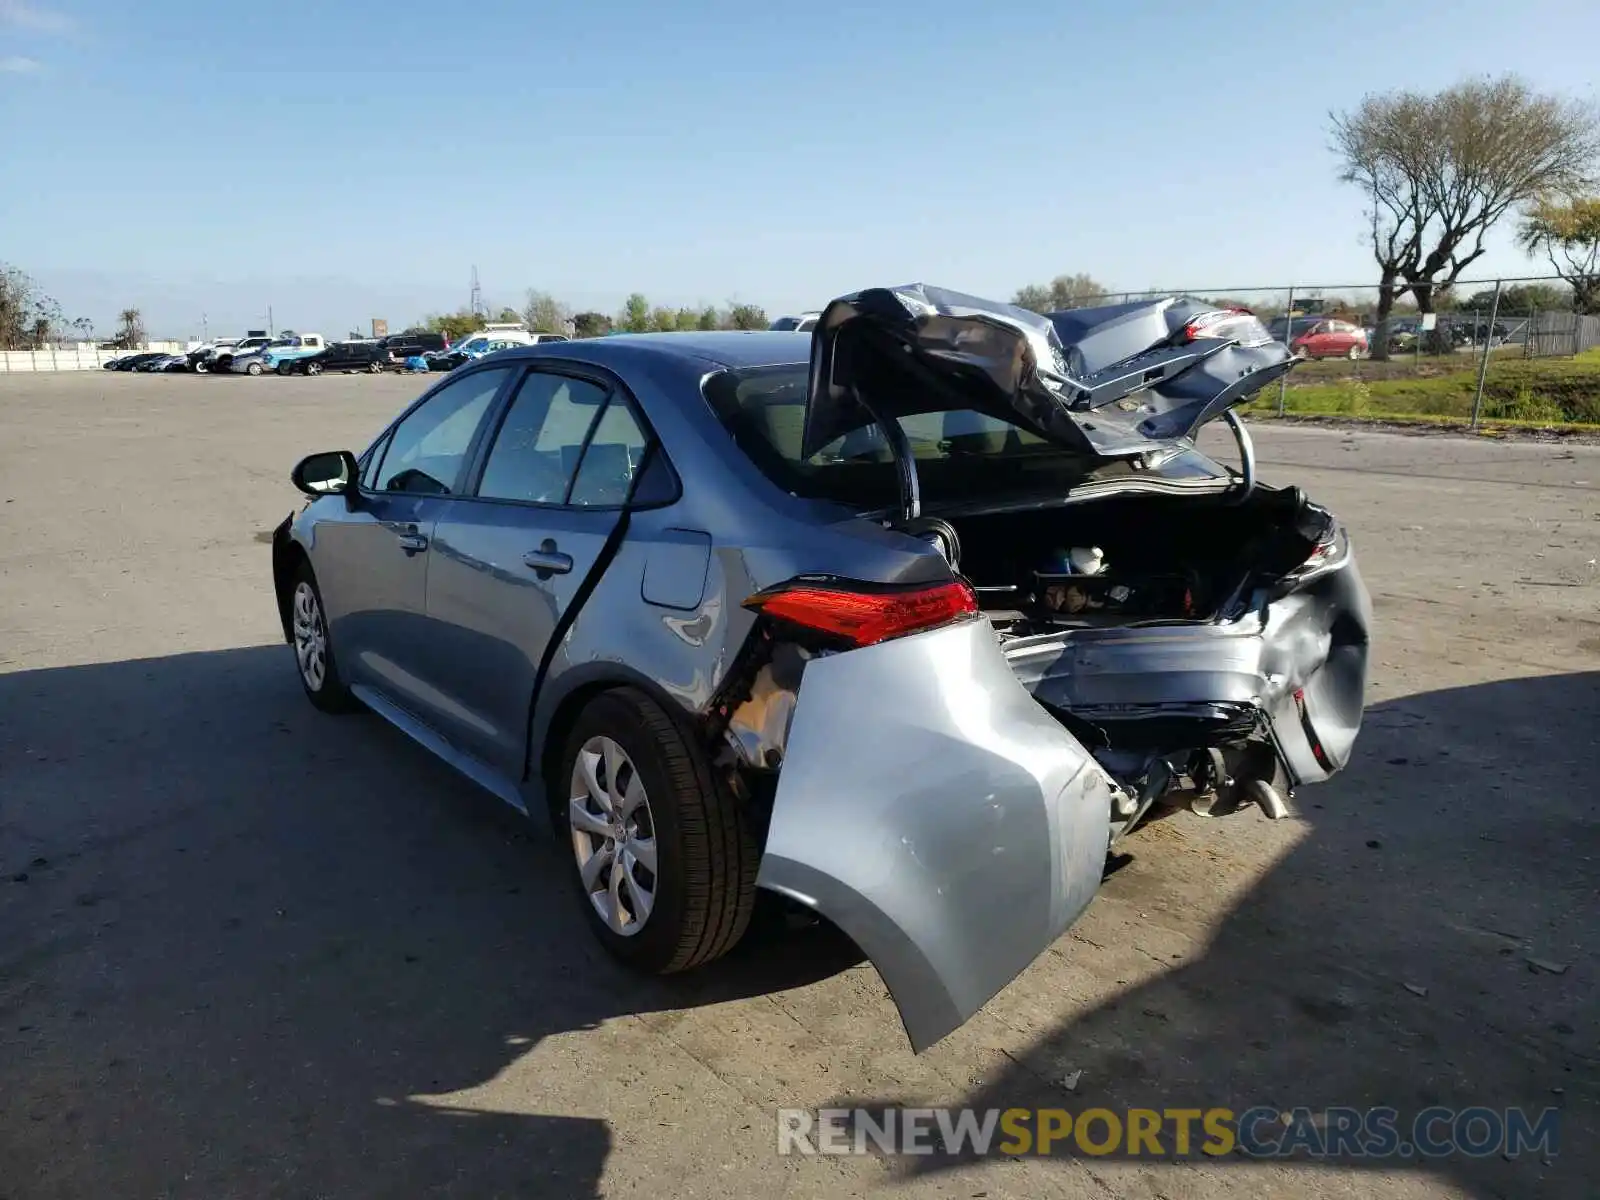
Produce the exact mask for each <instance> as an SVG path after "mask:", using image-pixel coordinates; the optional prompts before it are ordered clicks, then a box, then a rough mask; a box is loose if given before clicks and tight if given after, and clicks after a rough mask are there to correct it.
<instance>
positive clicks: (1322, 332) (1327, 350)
mask: <svg viewBox="0 0 1600 1200" xmlns="http://www.w3.org/2000/svg"><path fill="white" fill-rule="evenodd" d="M1271 333H1272V336H1273V337H1274V338H1276V339H1277V340H1278V341H1280V342H1288V343H1289V348H1290V349H1291V350H1293V351H1294V352H1295V353H1296V354H1301V355H1304V356H1305V357H1306V358H1365V357H1366V356H1367V331H1366V330H1364V329H1362V328H1361V326H1359V325H1352V324H1351V323H1350V322H1349V321H1339V320H1335V319H1334V318H1332V317H1319V316H1307V317H1296V318H1294V322H1293V325H1292V326H1291V324H1290V322H1289V321H1288V320H1287V319H1286V318H1284V317H1279V318H1278V319H1277V320H1276V321H1274V322H1272V325H1271Z"/></svg>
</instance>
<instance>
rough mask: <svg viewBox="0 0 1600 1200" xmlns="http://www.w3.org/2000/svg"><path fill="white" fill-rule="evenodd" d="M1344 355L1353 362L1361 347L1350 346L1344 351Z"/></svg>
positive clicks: (1359, 354) (1357, 356) (1358, 355)
mask: <svg viewBox="0 0 1600 1200" xmlns="http://www.w3.org/2000/svg"><path fill="white" fill-rule="evenodd" d="M1345 357H1346V358H1348V359H1349V360H1350V361H1351V362H1355V361H1356V359H1358V358H1360V357H1361V347H1360V346H1351V347H1350V349H1349V350H1348V351H1346V352H1345Z"/></svg>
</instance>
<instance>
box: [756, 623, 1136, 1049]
mask: <svg viewBox="0 0 1600 1200" xmlns="http://www.w3.org/2000/svg"><path fill="white" fill-rule="evenodd" d="M788 751H789V752H788V757H787V759H786V760H785V762H784V767H783V772H782V774H781V775H780V776H779V779H778V793H777V799H776V801H775V802H774V805H773V812H772V826H771V830H770V832H769V833H768V835H767V847H766V854H765V856H764V857H763V858H762V861H761V872H760V875H759V877H758V881H757V882H758V883H759V884H760V885H761V886H763V887H766V888H770V889H772V890H773V891H777V892H780V893H782V894H784V895H787V896H789V897H790V898H792V899H794V900H796V901H798V902H799V903H801V904H804V905H806V906H808V907H810V908H812V909H814V910H816V911H817V912H819V913H821V914H822V915H823V916H825V917H827V918H828V919H829V920H830V921H832V922H833V923H834V924H835V925H837V926H839V928H840V929H842V930H843V931H844V932H845V933H846V934H848V935H849V936H850V937H851V938H852V939H853V940H854V941H855V943H856V944H857V945H858V946H860V947H861V949H862V950H863V951H864V952H865V953H866V955H867V956H868V957H869V958H870V959H871V960H872V963H873V965H874V966H875V967H876V968H877V969H878V973H879V974H880V975H881V976H882V977H883V981H884V983H885V985H886V986H887V987H888V988H889V992H890V994H891V995H892V996H893V997H894V1001H895V1004H896V1006H897V1007H898V1008H899V1010H900V1017H901V1020H902V1021H903V1022H904V1024H905V1028H906V1034H907V1036H908V1037H909V1038H910V1039H911V1044H912V1047H913V1048H914V1049H916V1050H919V1051H920V1050H923V1049H925V1048H926V1047H928V1046H930V1045H932V1044H933V1043H934V1042H936V1041H938V1040H939V1039H940V1038H942V1037H944V1036H945V1034H947V1033H949V1032H950V1031H951V1030H953V1029H955V1028H956V1027H957V1026H958V1025H960V1024H961V1023H962V1022H964V1021H965V1020H966V1019H967V1018H968V1017H970V1016H971V1015H972V1014H973V1013H974V1012H976V1011H977V1010H978V1009H979V1008H980V1007H981V1006H982V1005H983V1004H984V1003H985V1002H986V1001H987V1000H988V999H989V998H990V997H991V996H993V995H994V994H995V993H996V992H998V991H999V990H1000V989H1001V988H1002V987H1004V986H1005V985H1006V984H1007V983H1009V982H1010V981H1011V980H1012V979H1013V978H1014V977H1015V976H1016V975H1017V974H1018V973H1019V972H1020V971H1021V970H1022V969H1023V968H1024V967H1026V966H1027V965H1028V964H1029V963H1030V962H1032V961H1033V960H1034V959H1035V958H1036V957H1038V955H1039V954H1040V953H1041V952H1042V951H1043V950H1044V949H1045V948H1046V947H1047V946H1049V945H1050V943H1051V942H1053V941H1055V939H1056V938H1057V937H1059V936H1060V935H1061V933H1062V932H1063V931H1064V930H1065V929H1066V928H1067V927H1068V926H1069V925H1071V924H1072V922H1073V921H1074V920H1076V919H1077V917H1078V915H1079V914H1080V913H1081V912H1082V911H1083V910H1084V908H1085V907H1087V906H1088V903H1089V901H1090V900H1091V899H1092V898H1093V897H1094V894H1095V891H1096V889H1097V888H1098V887H1099V884H1100V877H1101V873H1102V871H1103V869H1104V865H1105V856H1106V844H1107V842H1108V840H1109V837H1110V827H1109V823H1108V822H1109V817H1110V805H1111V790H1110V784H1109V781H1108V780H1107V778H1106V776H1105V774H1104V772H1103V771H1102V770H1101V769H1100V767H1099V766H1098V765H1097V764H1096V763H1095V761H1094V760H1093V759H1092V758H1091V757H1090V756H1089V754H1088V752H1087V751H1085V750H1084V748H1083V747H1082V746H1081V745H1079V744H1078V742H1077V741H1075V740H1074V739H1073V738H1072V737H1071V736H1070V735H1068V734H1067V732H1066V731H1065V730H1064V729H1062V727H1061V726H1060V725H1058V724H1057V723H1056V722H1055V721H1053V720H1051V719H1050V718H1049V717H1048V716H1046V715H1045V713H1044V711H1043V710H1042V709H1041V708H1040V707H1039V706H1038V705H1037V704H1036V703H1034V701H1033V699H1032V697H1031V696H1029V695H1028V693H1027V692H1026V691H1025V690H1024V689H1023V688H1022V686H1021V685H1020V684H1019V683H1018V682H1017V680H1016V676H1014V675H1013V674H1012V673H1011V669H1010V668H1009V667H1008V666H1007V664H1006V661H1005V659H1004V658H1003V657H1002V655H1001V654H1000V650H999V647H998V645H997V643H996V642H995V639H994V635H993V633H992V632H991V630H990V629H989V626H988V624H987V623H985V622H983V621H967V622H964V623H962V624H959V625H953V626H949V627H946V628H944V629H938V630H933V631H931V632H927V633H920V634H914V635H912V636H910V637H905V638H900V639H898V640H896V641H891V642H884V643H882V644H880V645H876V646H869V647H867V648H865V649H862V650H852V651H851V652H849V653H848V654H837V655H833V656H831V657H828V658H821V659H817V660H815V661H813V662H811V663H810V664H809V665H808V666H807V667H806V673H805V682H804V685H803V687H802V688H801V690H800V700H799V704H798V706H797V707H796V709H795V713H794V724H793V727H792V728H791V729H790V731H789V739H788Z"/></svg>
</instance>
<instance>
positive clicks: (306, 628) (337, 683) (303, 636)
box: [289, 561, 359, 713]
mask: <svg viewBox="0 0 1600 1200" xmlns="http://www.w3.org/2000/svg"><path fill="white" fill-rule="evenodd" d="M291 586H292V587H293V589H294V590H293V591H292V592H291V593H290V595H289V629H290V637H291V639H292V644H293V646H294V659H295V666H296V668H297V669H298V671H299V674H300V686H301V687H302V688H304V689H305V693H306V699H307V700H309V701H311V703H312V704H313V705H315V706H316V707H317V708H319V709H321V710H322V711H323V712H327V713H342V712H350V711H351V710H353V709H355V708H357V707H359V706H358V705H357V703H356V699H355V697H354V696H353V695H351V694H350V689H349V688H348V687H346V686H345V682H344V678H343V676H341V675H340V674H339V661H338V659H336V658H335V657H334V654H333V640H332V639H331V638H330V637H329V636H328V619H327V617H326V615H325V612H326V610H325V609H324V608H323V604H322V592H321V590H320V589H319V588H318V587H317V580H316V576H314V575H313V574H312V573H311V564H310V563H308V562H303V561H302V562H301V564H300V566H299V568H298V569H297V570H296V571H295V573H294V578H293V580H292V583H291Z"/></svg>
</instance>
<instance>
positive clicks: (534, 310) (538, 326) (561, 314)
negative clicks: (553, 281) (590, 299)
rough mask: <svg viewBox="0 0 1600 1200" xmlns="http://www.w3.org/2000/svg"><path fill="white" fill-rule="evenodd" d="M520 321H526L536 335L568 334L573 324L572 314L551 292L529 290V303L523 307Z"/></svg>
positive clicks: (535, 289)
mask: <svg viewBox="0 0 1600 1200" xmlns="http://www.w3.org/2000/svg"><path fill="white" fill-rule="evenodd" d="M518 319H519V320H522V321H526V322H527V324H528V328H529V329H531V330H533V331H534V332H535V333H566V332H567V328H568V326H569V325H571V323H572V314H571V313H570V312H568V311H567V306H566V305H565V304H562V303H561V301H559V300H557V299H556V298H555V297H554V296H552V295H551V294H550V293H549V292H541V291H539V290H538V289H537V288H529V289H528V298H527V302H526V303H525V304H524V305H523V306H522V312H521V314H520V315H519V318H518Z"/></svg>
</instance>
